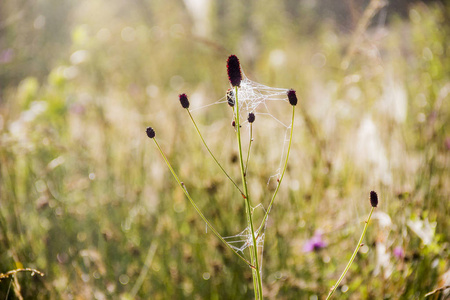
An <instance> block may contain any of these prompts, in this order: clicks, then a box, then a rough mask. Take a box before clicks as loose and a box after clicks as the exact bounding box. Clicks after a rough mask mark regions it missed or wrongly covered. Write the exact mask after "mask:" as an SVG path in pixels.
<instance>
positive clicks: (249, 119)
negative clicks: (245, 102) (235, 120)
mask: <svg viewBox="0 0 450 300" xmlns="http://www.w3.org/2000/svg"><path fill="white" fill-rule="evenodd" d="M247 120H248V122H249V123H253V122H255V114H254V113H249V114H248V118H247Z"/></svg>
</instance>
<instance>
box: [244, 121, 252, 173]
mask: <svg viewBox="0 0 450 300" xmlns="http://www.w3.org/2000/svg"><path fill="white" fill-rule="evenodd" d="M252 142H253V124H252V123H250V141H249V142H248V151H247V161H246V162H245V171H244V172H245V176H247V169H248V159H249V158H250V149H251V148H252Z"/></svg>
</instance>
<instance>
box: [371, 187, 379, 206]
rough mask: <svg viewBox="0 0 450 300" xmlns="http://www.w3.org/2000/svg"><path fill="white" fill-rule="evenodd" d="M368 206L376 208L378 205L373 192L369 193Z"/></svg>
mask: <svg viewBox="0 0 450 300" xmlns="http://www.w3.org/2000/svg"><path fill="white" fill-rule="evenodd" d="M370 204H371V205H372V207H377V205H378V195H377V193H376V192H374V191H371V192H370Z"/></svg>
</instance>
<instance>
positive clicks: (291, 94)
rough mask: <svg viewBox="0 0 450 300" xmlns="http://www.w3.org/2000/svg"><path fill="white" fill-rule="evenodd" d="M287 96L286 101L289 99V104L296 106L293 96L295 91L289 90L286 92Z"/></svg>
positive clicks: (295, 97) (295, 99)
mask: <svg viewBox="0 0 450 300" xmlns="http://www.w3.org/2000/svg"><path fill="white" fill-rule="evenodd" d="M287 96H288V99H289V103H290V104H291V105H292V106H296V105H297V95H296V94H295V90H293V89H290V90H289V91H288V92H287Z"/></svg>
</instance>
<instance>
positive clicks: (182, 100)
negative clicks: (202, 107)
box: [179, 94, 189, 108]
mask: <svg viewBox="0 0 450 300" xmlns="http://www.w3.org/2000/svg"><path fill="white" fill-rule="evenodd" d="M179 97H180V103H181V106H183V108H189V100H188V97H187V96H186V94H181V95H179Z"/></svg>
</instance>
